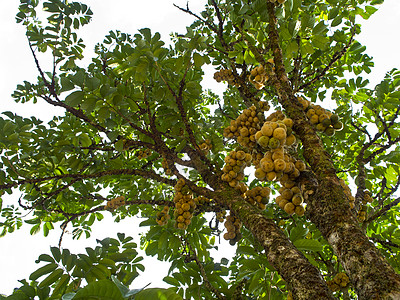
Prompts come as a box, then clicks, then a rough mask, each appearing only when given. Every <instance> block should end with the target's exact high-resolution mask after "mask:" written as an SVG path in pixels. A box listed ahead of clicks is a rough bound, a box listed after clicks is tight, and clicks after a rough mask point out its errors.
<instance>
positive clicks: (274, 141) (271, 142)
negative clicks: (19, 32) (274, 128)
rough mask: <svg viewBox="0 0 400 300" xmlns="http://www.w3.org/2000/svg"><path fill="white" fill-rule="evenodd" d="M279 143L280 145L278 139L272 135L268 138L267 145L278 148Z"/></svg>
mask: <svg viewBox="0 0 400 300" xmlns="http://www.w3.org/2000/svg"><path fill="white" fill-rule="evenodd" d="M280 145H281V143H280V142H279V140H278V139H276V138H274V137H272V138H270V139H269V143H268V146H269V147H270V148H271V149H276V148H279V147H280Z"/></svg>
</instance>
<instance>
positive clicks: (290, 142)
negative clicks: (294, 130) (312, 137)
mask: <svg viewBox="0 0 400 300" xmlns="http://www.w3.org/2000/svg"><path fill="white" fill-rule="evenodd" d="M295 142H296V137H295V136H294V135H293V134H291V135H289V136H288V137H286V145H287V146H291V145H293V144H294V143H295Z"/></svg>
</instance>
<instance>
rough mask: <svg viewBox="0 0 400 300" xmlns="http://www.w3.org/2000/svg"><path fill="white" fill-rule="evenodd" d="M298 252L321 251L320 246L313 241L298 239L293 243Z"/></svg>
mask: <svg viewBox="0 0 400 300" xmlns="http://www.w3.org/2000/svg"><path fill="white" fill-rule="evenodd" d="M293 244H294V245H295V247H296V248H297V249H299V250H309V251H322V245H321V243H320V242H318V241H315V240H307V239H299V240H297V241H295V242H294V243H293Z"/></svg>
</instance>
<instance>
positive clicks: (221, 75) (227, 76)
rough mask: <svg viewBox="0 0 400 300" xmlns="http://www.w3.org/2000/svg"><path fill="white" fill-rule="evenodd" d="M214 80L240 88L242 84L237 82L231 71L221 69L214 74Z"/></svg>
mask: <svg viewBox="0 0 400 300" xmlns="http://www.w3.org/2000/svg"><path fill="white" fill-rule="evenodd" d="M214 79H215V80H216V81H217V82H221V81H226V82H228V84H230V85H233V86H236V87H239V86H240V84H239V83H238V82H237V81H236V79H235V75H234V74H233V72H232V70H230V69H221V70H219V71H217V72H215V73H214Z"/></svg>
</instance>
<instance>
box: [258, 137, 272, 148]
mask: <svg viewBox="0 0 400 300" xmlns="http://www.w3.org/2000/svg"><path fill="white" fill-rule="evenodd" d="M269 141H270V138H269V137H267V136H265V135H263V136H261V137H260V138H259V139H258V140H257V143H258V144H259V145H260V146H261V147H263V148H267V147H268V145H269Z"/></svg>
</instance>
